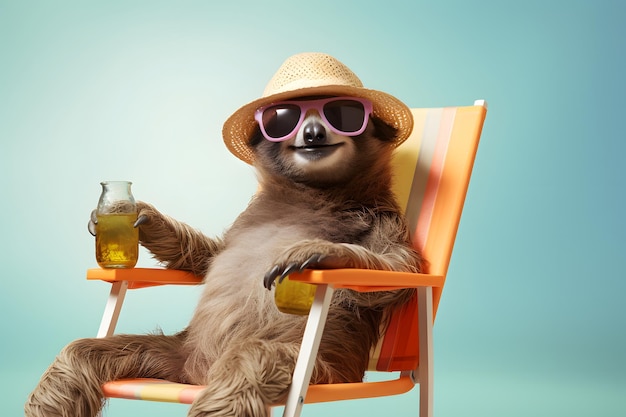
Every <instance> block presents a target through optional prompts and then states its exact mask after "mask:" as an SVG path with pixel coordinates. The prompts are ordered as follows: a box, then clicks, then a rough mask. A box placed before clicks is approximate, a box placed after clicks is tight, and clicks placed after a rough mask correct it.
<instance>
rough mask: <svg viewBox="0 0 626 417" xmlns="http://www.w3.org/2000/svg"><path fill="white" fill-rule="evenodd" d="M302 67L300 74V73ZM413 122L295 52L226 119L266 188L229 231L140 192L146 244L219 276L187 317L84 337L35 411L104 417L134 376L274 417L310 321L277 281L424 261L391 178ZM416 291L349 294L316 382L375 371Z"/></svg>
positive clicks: (345, 76)
mask: <svg viewBox="0 0 626 417" xmlns="http://www.w3.org/2000/svg"><path fill="white" fill-rule="evenodd" d="M307 71H308V72H307ZM337 71H339V72H340V74H339V76H337ZM331 75H332V77H331ZM294 79H296V80H297V81H299V84H298V85H299V86H298V87H293V88H290V87H288V86H286V85H287V84H290V83H292V82H293V80H294ZM285 80H286V81H285ZM338 80H339V81H338ZM303 82H304V84H303ZM307 83H308V84H307ZM338 83H339V84H338ZM303 85H304V87H303ZM407 114H408V116H407ZM411 127H412V119H410V112H408V109H407V108H406V106H405V105H404V104H402V103H401V102H400V101H399V100H397V99H395V98H393V97H392V96H389V95H386V94H384V93H381V92H378V91H376V90H367V89H364V88H363V87H362V84H361V83H360V80H358V78H356V76H355V75H354V74H353V73H352V72H351V71H350V70H349V69H348V68H347V67H345V66H344V65H343V64H342V63H340V62H339V61H337V60H335V59H334V58H332V57H330V56H328V55H324V54H317V53H316V54H313V53H307V54H299V55H296V56H294V57H292V58H290V59H288V60H287V61H286V62H285V64H283V66H282V67H281V68H280V69H279V71H278V72H277V73H276V75H275V76H274V78H273V79H272V81H271V82H270V85H268V88H266V92H265V93H264V96H263V97H262V98H261V99H259V100H256V101H254V102H252V103H250V104H249V105H247V106H244V107H242V108H241V109H239V110H238V111H237V112H236V113H235V114H234V115H233V116H231V118H229V119H228V120H227V122H226V123H225V125H224V130H223V135H224V138H225V141H226V144H227V146H228V148H229V149H230V150H231V152H233V153H234V154H235V155H236V156H237V157H239V158H240V159H242V160H244V161H246V162H249V163H252V164H253V166H254V167H255V169H256V172H257V175H258V180H259V191H258V192H257V193H256V194H255V196H254V197H253V198H252V200H251V201H250V203H249V205H248V207H247V208H246V209H245V210H244V211H243V212H242V213H241V214H240V215H239V216H238V217H237V219H236V220H235V221H234V223H233V224H232V226H231V227H230V228H229V229H228V230H227V231H226V232H225V233H224V235H223V236H222V237H217V238H210V237H207V236H205V235H204V234H202V233H201V232H200V231H198V230H196V229H193V228H192V227H190V226H188V225H186V224H184V223H182V222H180V221H177V220H175V219H173V218H171V217H169V216H167V215H165V214H162V213H160V212H159V211H158V210H157V209H156V208H154V207H153V206H152V205H150V204H147V203H144V202H138V208H139V213H138V214H139V215H138V220H137V224H136V226H137V227H138V228H139V238H140V243H141V244H142V245H143V246H144V247H146V248H147V249H148V250H149V251H150V252H151V253H152V255H153V256H154V257H155V258H156V259H157V260H158V261H159V262H161V263H162V264H163V265H164V266H165V267H167V268H174V269H182V270H188V271H192V272H193V273H194V274H197V275H201V276H204V277H205V278H204V285H203V289H202V295H201V297H200V300H199V302H198V305H197V307H196V310H195V312H194V314H193V317H192V319H191V321H190V323H189V325H188V326H187V327H186V328H185V329H184V330H182V331H181V332H179V333H177V334H173V335H164V334H147V335H114V336H111V337H107V338H101V339H80V340H76V341H74V342H72V343H70V344H69V345H67V346H66V347H65V348H64V349H63V350H62V351H61V353H60V354H59V355H58V356H57V358H56V359H55V361H54V362H53V363H52V365H51V366H50V367H49V368H48V370H47V371H46V372H45V373H44V375H43V376H42V378H41V380H40V382H39V384H38V386H37V387H36V389H35V390H34V391H33V392H32V393H31V395H30V396H29V398H28V400H27V403H26V406H25V411H26V413H25V415H26V416H27V417H34V416H37V417H41V416H46V417H52V416H75V417H76V416H78V417H92V416H96V415H97V414H98V413H99V412H100V410H101V408H102V407H103V405H104V403H105V402H104V399H103V395H102V390H101V385H102V384H103V383H105V382H107V381H110V380H115V379H121V378H162V379H167V380H170V381H176V382H182V383H192V384H200V385H206V388H205V389H204V390H203V391H202V392H201V393H200V394H199V396H198V397H197V398H196V400H195V401H194V403H193V404H192V405H191V407H190V410H189V414H188V415H189V416H198V417H200V416H202V417H208V416H237V417H241V416H248V417H261V416H267V415H269V414H268V413H269V411H268V410H269V406H271V405H272V404H277V403H279V402H281V401H284V400H285V398H286V395H287V393H288V389H289V385H290V383H291V378H292V373H293V370H294V368H295V363H296V359H297V355H298V352H299V348H300V343H301V339H302V335H303V332H304V327H305V324H306V317H305V316H299V315H292V314H285V313H282V312H280V311H279V310H278V309H277V307H276V305H275V303H274V298H273V291H274V285H275V283H276V281H281V280H282V279H284V278H285V277H286V276H287V275H289V274H291V273H293V272H298V271H303V270H305V269H324V268H369V269H378V270H395V271H409V272H419V271H421V270H422V268H423V265H424V260H423V259H422V257H421V255H420V254H419V253H418V252H417V251H416V250H415V249H414V248H413V245H412V244H411V237H410V236H409V232H408V229H407V226H406V223H405V220H404V218H403V217H402V215H401V210H400V209H399V207H398V204H397V203H396V201H395V198H394V195H393V192H392V190H391V184H392V181H393V178H392V172H391V168H390V164H391V158H392V155H393V152H394V149H395V147H396V146H397V145H398V144H399V143H400V142H401V141H402V140H404V139H406V137H407V136H408V133H410V129H411ZM92 223H93V222H92ZM92 226H93V224H92ZM413 295H414V293H413V290H410V289H403V290H397V291H381V292H371V293H359V292H356V291H353V290H348V289H340V290H337V291H335V292H334V295H333V299H332V301H331V307H330V310H329V313H328V318H327V322H326V326H325V329H324V333H323V335H322V339H321V343H320V348H319V353H318V356H317V358H316V362H315V367H314V370H313V375H312V377H311V383H316V384H320V383H342V382H357V381H361V380H362V378H363V376H364V372H365V371H366V368H367V364H368V360H369V354H370V350H371V349H372V348H373V347H375V345H376V344H377V342H378V340H379V338H380V337H381V332H382V331H383V330H384V328H385V325H386V324H387V323H386V321H387V319H388V317H389V314H390V312H392V311H393V309H395V308H397V307H399V306H401V305H402V304H404V303H405V302H407V301H408V300H409V299H410V298H411V297H412V296H413Z"/></svg>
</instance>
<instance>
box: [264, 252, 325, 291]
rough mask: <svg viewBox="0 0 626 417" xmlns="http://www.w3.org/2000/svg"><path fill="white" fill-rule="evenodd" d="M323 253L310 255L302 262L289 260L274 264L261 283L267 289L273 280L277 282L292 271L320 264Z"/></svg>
mask: <svg viewBox="0 0 626 417" xmlns="http://www.w3.org/2000/svg"><path fill="white" fill-rule="evenodd" d="M324 258H325V255H321V254H314V255H311V256H310V257H309V258H308V259H306V260H305V261H304V262H289V263H287V264H281V265H274V266H273V267H272V268H271V269H270V270H269V271H267V273H266V274H265V277H263V285H264V286H265V288H267V289H268V290H269V289H271V288H272V285H274V281H276V280H277V279H278V283H281V282H283V280H284V279H285V277H286V276H287V275H289V274H291V273H293V272H302V271H304V270H305V269H307V268H313V267H315V266H317V265H319V264H320V262H321V261H322V259H324Z"/></svg>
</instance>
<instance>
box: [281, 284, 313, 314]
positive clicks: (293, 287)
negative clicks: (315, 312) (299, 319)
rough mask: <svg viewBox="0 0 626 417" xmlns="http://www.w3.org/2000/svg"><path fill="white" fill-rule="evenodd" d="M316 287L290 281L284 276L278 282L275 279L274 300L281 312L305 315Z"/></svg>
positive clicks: (311, 303) (309, 307) (311, 302)
mask: <svg viewBox="0 0 626 417" xmlns="http://www.w3.org/2000/svg"><path fill="white" fill-rule="evenodd" d="M316 288H317V286H316V285H313V284H307V283H305V282H298V281H290V280H289V277H285V279H284V280H283V281H282V282H280V283H279V282H278V281H276V288H275V289H274V302H275V303H276V306H277V307H278V309H279V310H280V311H282V312H283V313H289V314H300V315H306V314H309V311H310V310H311V306H312V305H313V298H315V290H316Z"/></svg>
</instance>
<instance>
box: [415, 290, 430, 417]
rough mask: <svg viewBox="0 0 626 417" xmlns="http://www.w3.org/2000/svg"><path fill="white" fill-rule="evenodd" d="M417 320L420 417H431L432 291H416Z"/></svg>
mask: <svg viewBox="0 0 626 417" xmlns="http://www.w3.org/2000/svg"><path fill="white" fill-rule="evenodd" d="M417 297H418V298H417V305H418V320H419V352H420V353H419V367H418V369H417V378H418V380H419V384H420V414H419V415H420V417H432V416H433V289H432V287H420V288H418V289H417Z"/></svg>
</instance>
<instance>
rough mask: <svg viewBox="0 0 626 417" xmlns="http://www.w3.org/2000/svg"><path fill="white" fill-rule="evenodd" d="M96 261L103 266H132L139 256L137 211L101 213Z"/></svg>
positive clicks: (97, 229) (97, 231) (97, 234)
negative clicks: (136, 225) (136, 223)
mask: <svg viewBox="0 0 626 417" xmlns="http://www.w3.org/2000/svg"><path fill="white" fill-rule="evenodd" d="M97 218H98V224H97V225H96V261H98V265H100V266H101V267H102V268H132V267H134V266H135V264H136V263H137V258H138V257H139V230H138V229H137V228H136V227H133V224H134V223H135V221H136V220H137V213H124V214H99V215H98V216H97Z"/></svg>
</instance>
